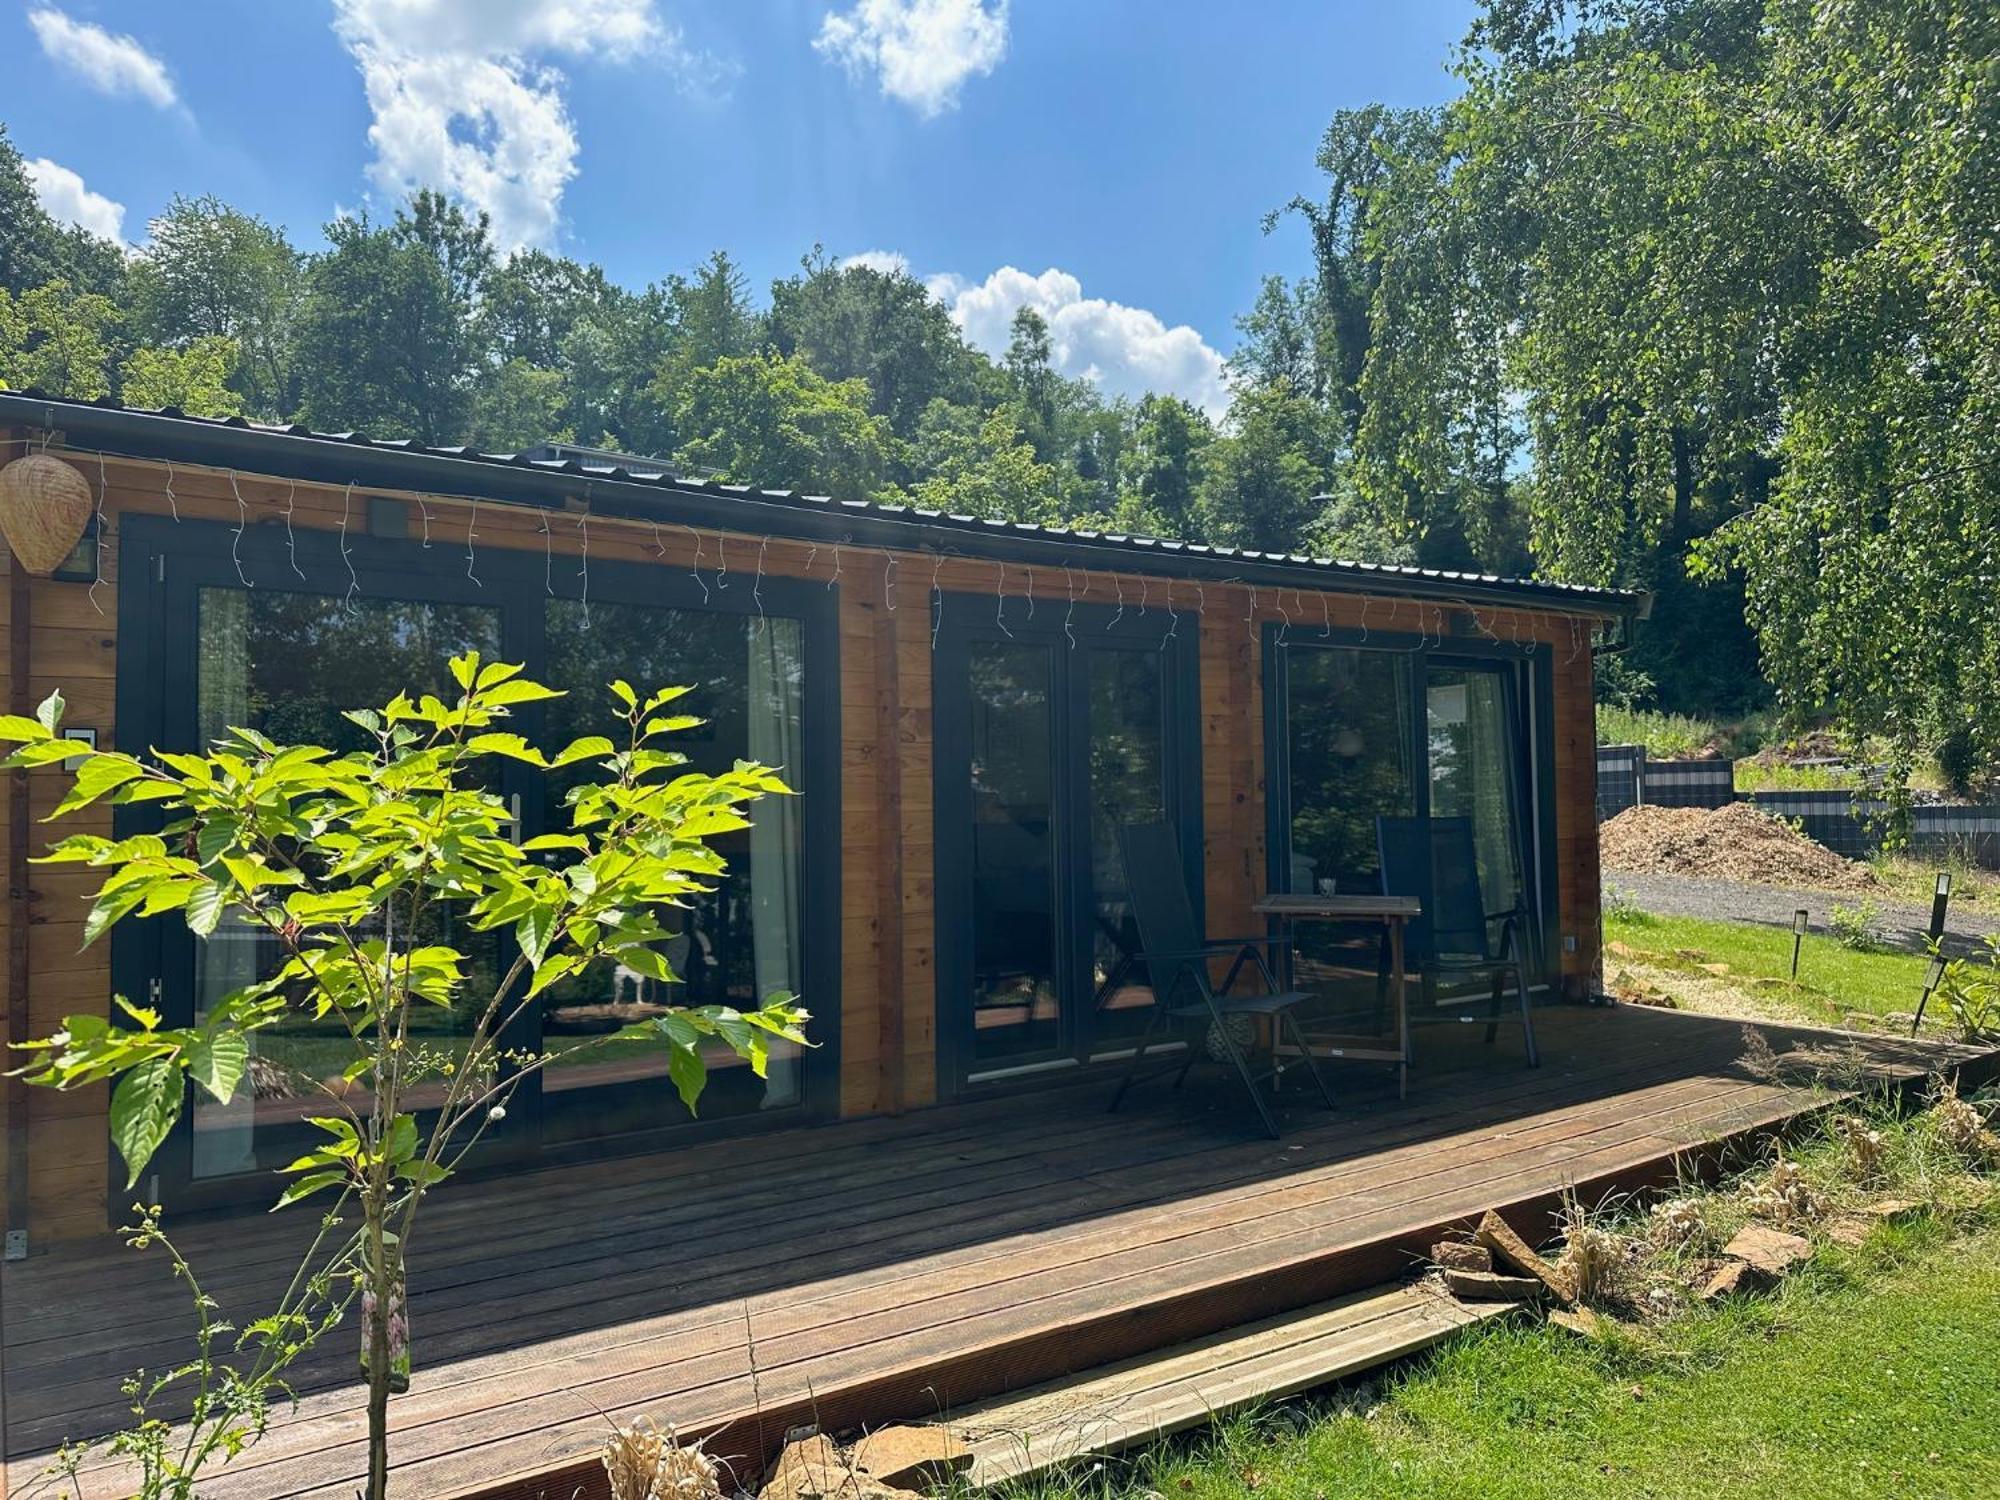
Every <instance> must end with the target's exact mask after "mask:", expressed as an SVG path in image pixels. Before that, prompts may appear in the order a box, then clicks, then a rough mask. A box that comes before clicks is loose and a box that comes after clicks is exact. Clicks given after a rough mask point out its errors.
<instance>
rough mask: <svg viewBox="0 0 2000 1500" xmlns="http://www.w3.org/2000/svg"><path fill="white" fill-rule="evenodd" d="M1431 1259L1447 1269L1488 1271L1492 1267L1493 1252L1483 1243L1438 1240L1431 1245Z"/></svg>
mask: <svg viewBox="0 0 2000 1500" xmlns="http://www.w3.org/2000/svg"><path fill="white" fill-rule="evenodd" d="M1431 1261H1432V1263H1433V1264H1435V1265H1438V1266H1441V1267H1442V1268H1444V1269H1445V1270H1447V1271H1490V1270H1492V1269H1493V1252H1492V1251H1491V1250H1488V1249H1487V1248H1486V1247H1485V1246H1484V1245H1468V1244H1464V1243H1462V1242H1461V1241H1458V1240H1440V1241H1439V1242H1438V1243H1437V1244H1435V1245H1433V1246H1431Z"/></svg>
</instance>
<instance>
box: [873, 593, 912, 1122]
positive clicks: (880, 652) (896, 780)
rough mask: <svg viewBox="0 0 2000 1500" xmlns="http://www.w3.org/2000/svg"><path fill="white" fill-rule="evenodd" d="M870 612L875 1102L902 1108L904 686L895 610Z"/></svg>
mask: <svg viewBox="0 0 2000 1500" xmlns="http://www.w3.org/2000/svg"><path fill="white" fill-rule="evenodd" d="M885 605H886V600H884V601H883V604H882V605H878V607H877V609H876V613H875V777H876V781H875V785H876V796H877V801H878V804H879V807H878V814H877V817H878V822H877V825H876V829H875V838H876V845H875V847H876V850H877V855H876V873H875V879H876V886H875V890H876V905H875V910H876V931H875V983H876V987H877V991H878V993H877V995H876V1001H875V1015H876V1027H877V1031H876V1054H877V1055H876V1064H875V1068H876V1086H875V1104H876V1107H877V1108H878V1109H880V1110H881V1111H883V1112H884V1113H885V1114H892V1115H899V1114H901V1113H902V1112H903V1106H904V1091H903V1004H904V999H905V997H904V994H903V748H902V746H903V740H902V735H903V723H902V720H903V707H902V705H903V688H902V660H901V658H900V655H899V653H898V650H897V644H898V643H897V632H896V616H895V613H894V612H893V611H891V610H889V609H888V608H886V607H884V606H885Z"/></svg>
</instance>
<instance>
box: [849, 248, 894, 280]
mask: <svg viewBox="0 0 2000 1500" xmlns="http://www.w3.org/2000/svg"><path fill="white" fill-rule="evenodd" d="M849 266H864V267H866V268H867V269H868V270H870V271H880V272H881V273H882V274H883V275H884V276H897V275H901V276H907V275H909V274H910V258H909V256H907V255H904V254H903V253H902V252H900V251H897V250H863V251H862V252H861V253H860V254H858V255H850V256H847V257H845V258H844V259H843V260H842V261H841V262H840V269H841V270H843V271H845V270H846V269H847V268H848V267H849Z"/></svg>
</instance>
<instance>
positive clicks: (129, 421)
mask: <svg viewBox="0 0 2000 1500" xmlns="http://www.w3.org/2000/svg"><path fill="white" fill-rule="evenodd" d="M0 420H4V421H14V422H20V423H25V424H29V425H32V426H36V427H43V428H53V429H55V430H57V431H60V432H62V433H63V434H64V436H65V440H66V441H67V442H68V443H69V444H70V445H71V446H73V447H90V448H93V449H102V450H103V451H105V452H107V453H113V454H116V455H118V456H121V457H126V458H137V459H154V460H159V461H163V462H166V461H170V462H174V463H185V464H199V465H206V466H212V467H218V468H234V469H241V470H244V471H246V472H255V473H258V474H268V475H271V476H272V477H274V478H279V479H296V480H302V481H305V482H307V483H317V484H333V485H346V484H353V485H355V486H357V487H359V488H362V489H377V490H417V491H425V492H429V493H433V494H440V495H452V496H459V497H463V498H467V499H470V498H472V497H474V496H477V497H478V498H479V499H481V500H485V501H495V502H498V503H501V504H508V505H523V506H530V507H534V508H537V509H542V510H561V509H564V508H566V507H567V506H569V505H571V504H577V505H584V506H588V507H589V508H590V510H591V511H592V512H593V513H594V514H600V515H609V516H622V517H625V518H627V519H631V520H639V521H660V522H667V523H671V524H674V525H693V526H702V527H707V528H710V529H714V530H721V531H735V532H745V531H756V530H758V529H759V528H760V527H761V528H762V529H764V530H766V531H768V532H769V533H770V534H772V535H782V536H787V537H794V538H797V539H798V540H801V541H809V542H818V543H821V544H824V545H829V546H830V545H833V544H835V543H838V544H840V545H842V546H876V547H885V548H889V549H891V550H903V551H926V552H931V553H934V554H942V555H945V556H950V557H966V558H975V559H980V560H984V561H993V562H1011V563H1020V564H1023V565H1027V566H1038V567H1052V568H1053V567H1061V566H1063V565H1065V564H1067V565H1069V566H1071V567H1075V568H1087V567H1095V568H1101V569H1103V570H1104V571H1107V572H1126V573H1151V574H1154V575H1156V576H1160V577H1170V578H1187V579H1200V580H1203V581H1206V582H1213V583H1229V582H1237V583H1246V584H1251V585H1256V586H1262V585H1270V586H1272V587H1283V588H1299V589H1312V590H1324V591H1328V592H1347V593H1381V594H1395V595H1400V596H1403V597H1406V598H1421V599H1435V600H1438V601H1440V602H1449V603H1459V604H1472V603H1480V604H1489V605H1494V606H1510V607H1513V608H1520V607H1522V606H1523V605H1524V604H1531V605H1533V606H1534V607H1538V608H1548V609H1556V610H1561V611H1563V612H1565V613H1570V614H1579V615H1591V616H1596V617H1598V618H1603V619H1620V618H1629V617H1631V616H1632V615H1633V614H1635V613H1636V612H1637V611H1638V610H1639V608H1640V605H1641V599H1640V596H1638V595H1633V594H1622V593H1615V592H1612V591H1608V590H1581V589H1572V588H1564V587H1561V586H1559V585H1549V584H1537V583H1494V582H1483V581H1480V580H1476V579H1470V578H1466V579H1459V578H1441V577H1429V576H1425V575H1422V574H1415V573H1405V572H1399V571H1397V570H1396V569H1394V568H1389V567H1384V568H1380V569H1377V568H1374V567H1370V566H1369V565H1367V564H1361V563H1350V564H1337V563H1336V564H1325V563H1314V562H1293V561H1287V560H1284V559H1278V558H1271V557H1260V556H1245V555H1242V554H1240V553H1227V552H1225V553H1215V552H1212V551H1210V550H1209V549H1207V548H1205V547H1199V546H1196V545H1195V544H1190V543H1171V542H1153V541H1150V540H1146V539H1132V540H1124V541H1112V540H1110V539H1108V538H1106V537H1104V536H1101V535H1095V534H1086V533H1081V532H1072V533H1067V534H1063V535H1037V534H1035V533H1034V532H1031V531H1022V530H1018V529H1016V528H1014V527H1012V526H1011V525H1010V524H1008V523H1006V522H999V521H982V520H978V519H973V518H965V517H951V516H944V515H932V514H919V513H917V512H914V511H912V512H906V513H903V514H885V513H884V512H883V511H882V509H881V508H879V507H876V506H873V505H870V504H868V503H865V502H853V501H841V500H832V499H827V498H824V497H820V496H799V495H785V494H773V493H769V492H763V491H757V490H735V489H726V488H723V487H721V486H712V485H706V484H690V483H686V482H672V483H669V482H665V481H654V480H635V479H630V478H619V477H613V476H609V475H593V474H590V473H588V472H586V471H584V470H583V468H582V466H581V465H575V464H568V465H564V466H562V467H555V466H546V467H541V466H529V465H517V464H513V463H506V462H499V461H494V460H488V459H477V458H459V457H454V456H452V455H449V454H439V453H430V452H425V451H423V450H422V449H416V448H393V447H387V446H384V445H383V444H381V443H376V442H371V441H368V440H367V439H356V440H345V439H342V438H338V437H328V436H323V435H308V434H304V433H298V432H284V431H271V430H269V429H264V428H257V427H248V426H236V425H233V424H231V423H229V422H216V421H208V420H205V419H198V418H188V417H177V416H173V415H167V414H160V413H153V412H139V411H127V410H124V409H122V408H118V407H107V406H98V405H93V404H89V403H79V402H73V401H59V400H49V399H46V398H41V397H35V396H24V395H14V394H7V393H4V392H0Z"/></svg>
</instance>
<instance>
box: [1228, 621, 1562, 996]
mask: <svg viewBox="0 0 2000 1500" xmlns="http://www.w3.org/2000/svg"><path fill="white" fill-rule="evenodd" d="M1265 645H1266V672H1265V695H1266V746H1267V754H1268V756H1269V762H1270V763H1269V766H1268V777H1269V786H1270V804H1269V845H1270V855H1271V871H1270V878H1271V881H1272V884H1273V887H1274V888H1280V889H1287V890H1292V891H1311V892H1316V893H1320V894H1336V893H1348V892H1353V893H1359V892H1370V893H1372V892H1376V891H1379V890H1380V889H1381V859H1380V855H1379V852H1378V846H1377V838H1376V820H1377V819H1378V818H1383V817H1413V816H1414V817H1439V818H1444V817H1462V818H1466V819H1468V820H1469V821H1470V822H1471V824H1472V829H1473V843H1474V848H1475V851H1476V856H1477V859H1478V875H1479V886H1480V893H1481V897H1482V899H1483V901H1484V904H1485V908H1486V910H1488V911H1503V910H1506V909H1507V908H1510V907H1512V906H1515V905H1517V904H1518V905H1520V906H1522V907H1523V908H1524V909H1525V910H1526V911H1527V913H1528V923H1527V939H1528V944H1529V948H1530V960H1531V968H1532V969H1533V971H1534V972H1536V973H1537V974H1539V975H1541V976H1542V977H1544V978H1545V977H1546V972H1547V965H1548V962H1549V956H1548V953H1547V949H1546V945H1545V944H1544V943H1543V942H1542V940H1541V939H1542V934H1543V933H1544V931H1545V930H1546V927H1547V918H1548V916H1549V914H1550V912H1551V911H1552V908H1553V903H1554V893H1553V888H1552V884H1551V882H1552V881H1553V864H1552V848H1551V844H1552V831H1551V829H1550V827H1549V818H1550V816H1551V813H1550V804H1549V798H1548V795H1547V790H1546V786H1545V778H1546V776H1547V774H1548V770H1549V761H1548V750H1547V747H1548V730H1547V727H1546V714H1547V712H1548V661H1547V655H1546V652H1545V651H1543V650H1541V649H1539V648H1538V649H1536V650H1534V651H1532V652H1527V653H1524V652H1522V651H1519V650H1492V649H1487V648H1485V647H1484V645H1483V643H1482V644H1480V645H1477V646H1476V645H1474V644H1473V643H1464V642H1448V643H1435V642H1432V641H1428V640H1419V639H1417V638H1415V637H1410V638H1407V639H1402V638H1397V637H1394V636H1385V635H1384V634H1383V633H1382V632H1379V631H1378V632H1375V633H1374V634H1373V635H1372V637H1371V638H1369V639H1368V640H1367V641H1365V642H1364V641H1363V640H1361V639H1360V638H1359V637H1356V636H1343V635H1341V634H1340V633H1339V632H1330V633H1328V635H1327V637H1326V638H1324V639H1309V640H1306V641H1299V640H1297V639H1281V638H1280V636H1279V634H1278V632H1276V631H1273V632H1272V633H1270V634H1269V635H1267V636H1266V639H1265ZM1373 941H1374V934H1372V933H1366V932H1362V931H1360V930H1359V929H1357V930H1355V931H1351V932H1350V931H1344V930H1342V929H1341V928H1339V927H1337V926H1333V925H1331V924H1321V923H1312V924H1302V927H1301V930H1300V933H1299V942H1300V946H1301V972H1302V973H1303V974H1305V975H1306V976H1308V977H1310V978H1312V979H1313V980H1314V981H1315V982H1316V984H1317V987H1318V988H1320V989H1321V990H1322V991H1323V992H1324V993H1325V994H1326V995H1327V996H1328V997H1329V1004H1330V1008H1332V1009H1334V1010H1337V1011H1340V1012H1342V1013H1343V1014H1348V1013H1351V1012H1354V1011H1365V1010H1368V1009H1370V1008H1372V1007H1374V1006H1376V1005H1377V1004H1378V1003H1379V1001H1378V991H1377V987H1376V984H1375V968H1376V963H1375V954H1374V952H1373V948H1372V944H1373ZM1350 1018H1351V1017H1350Z"/></svg>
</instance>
